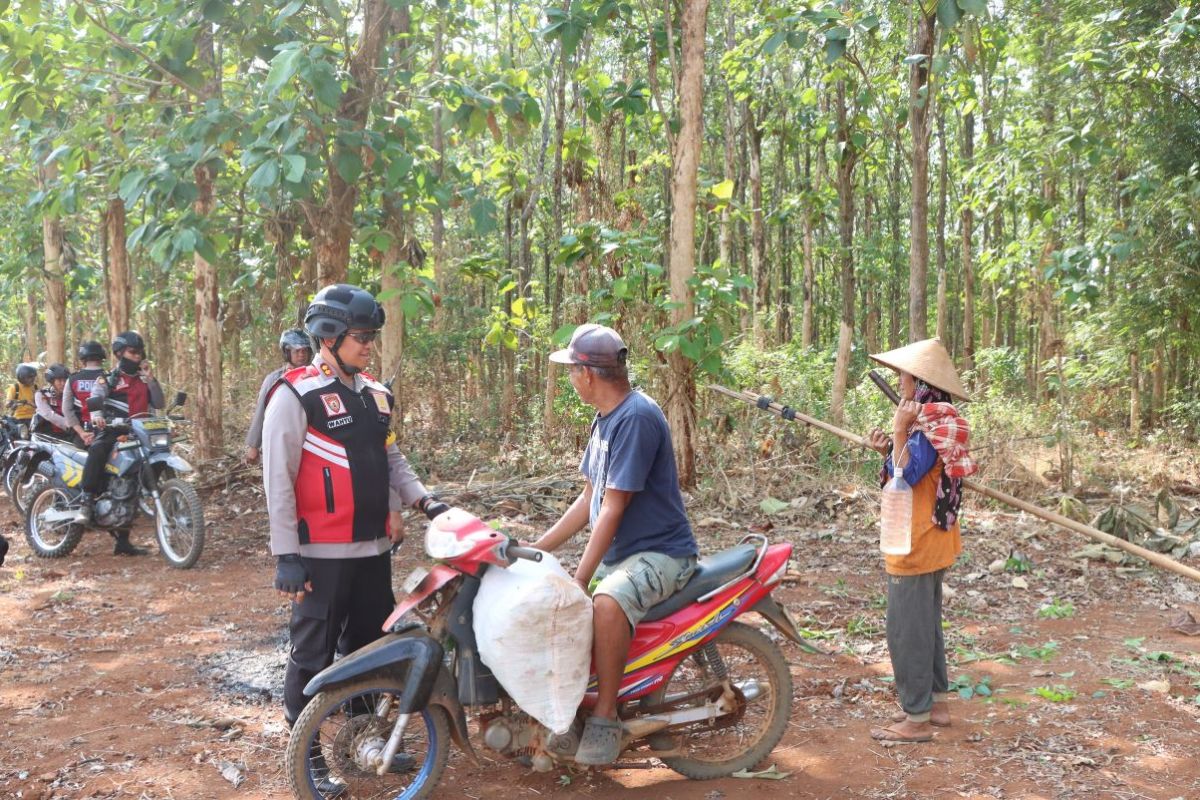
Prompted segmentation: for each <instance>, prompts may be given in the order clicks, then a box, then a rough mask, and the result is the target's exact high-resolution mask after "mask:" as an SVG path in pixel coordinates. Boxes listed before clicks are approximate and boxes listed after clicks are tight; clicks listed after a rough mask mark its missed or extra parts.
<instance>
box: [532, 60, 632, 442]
mask: <svg viewBox="0 0 1200 800" xmlns="http://www.w3.org/2000/svg"><path fill="white" fill-rule="evenodd" d="M653 47H654V45H653V44H651V45H650V48H651V49H653ZM654 68H655V67H654V65H651V69H654ZM554 88H555V103H554V196H553V197H552V198H551V199H552V201H553V209H554V211H553V214H554V219H553V220H552V223H551V224H552V226H553V227H552V230H553V231H554V239H553V241H549V242H547V243H546V247H545V252H544V254H543V258H544V260H545V262H544V263H545V280H546V288H545V292H546V298H547V300H548V304H549V305H550V329H551V333H553V332H554V331H556V330H558V327H559V324H560V323H561V322H562V293H561V291H559V290H558V289H559V287H561V286H562V271H563V267H562V266H556V267H555V268H554V277H553V279H551V274H550V269H551V263H552V262H553V260H554V252H555V251H556V249H557V248H558V243H559V242H560V241H561V240H562V232H563V139H564V138H565V136H566V124H567V120H566V114H567V109H566V105H567V54H566V52H565V50H564V49H563V46H562V42H561V40H560V41H559V46H558V74H557V77H556V81H555V87H554ZM557 394H558V365H557V364H555V363H554V362H553V361H549V362H548V363H547V364H546V384H545V392H543V395H544V397H543V400H542V433H543V435H544V436H545V437H546V438H547V440H552V439H553V438H554V434H555V432H556V431H557V426H558V415H557V414H555V412H554V398H555V397H556V395H557Z"/></svg>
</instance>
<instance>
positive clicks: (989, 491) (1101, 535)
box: [708, 384, 1200, 582]
mask: <svg viewBox="0 0 1200 800" xmlns="http://www.w3.org/2000/svg"><path fill="white" fill-rule="evenodd" d="M708 388H709V389H712V390H713V391H714V392H717V393H719V394H723V395H725V396H726V397H732V398H734V399H736V400H741V401H743V402H746V403H749V404H750V405H753V406H756V407H758V408H761V409H762V410H763V411H768V412H770V413H772V414H774V415H776V416H778V417H783V418H784V419H787V420H791V421H793V422H800V423H803V424H804V425H808V426H810V427H813V428H818V429H820V430H823V431H825V432H826V433H830V434H833V435H834V436H837V437H839V438H842V439H845V440H846V441H848V442H850V443H851V444H855V445H858V446H859V447H868V445H867V440H866V438H864V437H862V436H859V435H858V434H856V433H851V432H850V431H847V430H844V429H842V428H839V427H837V426H836V425H830V424H829V423H828V422H823V421H821V420H819V419H817V418H815V417H810V416H808V415H807V414H802V413H800V412H799V411H796V410H795V409H792V408H789V407H788V406H785V405H781V404H780V403H776V402H775V401H773V400H772V399H771V398H769V397H767V396H766V395H760V394H755V393H754V392H745V391H741V392H739V391H735V390H733V389H727V388H726V387H724V386H719V385H717V384H709V386H708ZM962 483H963V486H964V487H965V488H967V489H971V490H972V491H976V492H979V493H980V494H982V495H985V496H987V497H990V498H992V499H993V500H999V501H1000V502H1002V503H1006V504H1008V505H1010V506H1013V507H1014V508H1019V509H1021V510H1022V511H1026V512H1028V513H1030V514H1032V515H1034V516H1035V517H1039V518H1041V519H1044V520H1046V521H1047V522H1053V523H1054V524H1055V525H1060V526H1062V527H1064V528H1067V529H1068V530H1072V531H1075V532H1076V533H1082V534H1083V535H1084V536H1088V537H1090V538H1092V539H1095V540H1096V541H1098V542H1103V543H1104V544H1107V545H1109V546H1111V547H1116V548H1117V549H1119V550H1124V551H1125V552H1126V553H1129V554H1131V555H1135V556H1137V557H1138V558H1141V559H1145V560H1146V561H1149V562H1150V563H1151V564H1153V565H1154V566H1156V567H1162V568H1163V569H1166V570H1170V571H1171V572H1174V573H1176V574H1178V575H1182V576H1184V577H1185V578H1191V579H1192V580H1194V581H1197V582H1200V570H1197V569H1193V568H1192V567H1189V566H1187V565H1186V564H1180V563H1179V562H1178V561H1176V560H1175V559H1173V558H1171V557H1169V556H1165V555H1163V554H1162V553H1156V552H1154V551H1153V550H1147V549H1146V548H1144V547H1139V546H1138V545H1136V544H1133V543H1132V542H1127V541H1125V540H1124V539H1119V538H1117V537H1116V536H1113V535H1112V534H1110V533H1105V532H1104V531H1102V530H1098V529H1096V528H1093V527H1092V526H1091V525H1084V524H1083V523H1082V522H1076V521H1075V520H1073V519H1071V518H1070V517H1064V516H1063V515H1062V514H1058V513H1055V512H1053V511H1047V510H1046V509H1044V508H1041V507H1039V506H1035V505H1033V504H1032V503H1027V502H1025V501H1024V500H1022V499H1020V498H1018V497H1013V496H1012V495H1011V494H1008V493H1007V492H1001V491H999V490H998V489H993V488H991V487H989V486H984V485H983V484H981V483H976V482H975V481H973V480H969V479H964V480H963V482H962Z"/></svg>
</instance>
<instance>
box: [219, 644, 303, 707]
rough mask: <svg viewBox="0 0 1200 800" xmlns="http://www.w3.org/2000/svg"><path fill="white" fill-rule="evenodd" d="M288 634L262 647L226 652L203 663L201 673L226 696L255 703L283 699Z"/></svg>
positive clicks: (260, 645)
mask: <svg viewBox="0 0 1200 800" xmlns="http://www.w3.org/2000/svg"><path fill="white" fill-rule="evenodd" d="M287 657H288V640H287V634H286V632H285V633H283V634H282V635H281V636H279V637H274V638H271V639H267V640H264V641H261V642H259V643H258V646H256V647H252V648H246V649H235V650H226V651H224V652H221V653H215V654H213V655H211V656H208V657H206V658H204V659H203V660H201V662H200V664H199V667H198V669H199V672H200V673H201V674H202V675H204V676H206V677H207V678H208V679H209V680H211V681H212V682H213V683H214V684H215V686H216V689H217V691H219V692H221V693H222V694H228V695H233V696H236V697H239V698H243V699H247V700H255V701H260V702H262V701H279V700H282V698H283V674H284V670H285V669H286V667H287Z"/></svg>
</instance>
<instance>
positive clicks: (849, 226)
mask: <svg viewBox="0 0 1200 800" xmlns="http://www.w3.org/2000/svg"><path fill="white" fill-rule="evenodd" d="M848 117H849V114H848V112H847V108H846V84H845V81H838V83H837V142H838V146H839V148H840V149H841V155H840V156H839V158H838V162H837V195H838V234H839V244H840V247H839V250H838V263H839V267H840V273H841V290H842V311H841V317H840V319H839V322H838V344H837V361H836V362H835V363H834V368H833V393H832V396H831V398H830V401H829V418H830V421H831V422H832V423H833V424H834V425H841V424H842V421H843V419H844V418H845V407H846V385H847V383H848V382H849V374H850V348H851V345H852V344H853V343H854V166H855V163H856V161H857V159H858V152H857V150H856V148H855V147H854V143H853V142H852V141H851V139H850V127H849V122H848Z"/></svg>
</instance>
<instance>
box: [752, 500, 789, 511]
mask: <svg viewBox="0 0 1200 800" xmlns="http://www.w3.org/2000/svg"><path fill="white" fill-rule="evenodd" d="M758 507H759V508H760V509H762V512H763V513H764V514H772V515H773V514H778V513H779V512H780V511H783V510H784V509H786V508H787V507H788V504H787V503H786V502H784V501H783V500H776V499H775V498H774V497H768V498H767V499H766V500H763V501H762V502H761V503H759V504H758Z"/></svg>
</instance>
